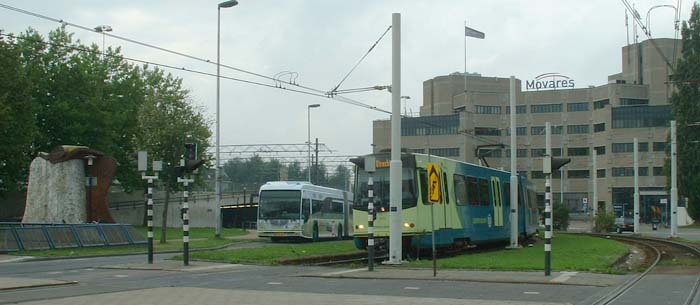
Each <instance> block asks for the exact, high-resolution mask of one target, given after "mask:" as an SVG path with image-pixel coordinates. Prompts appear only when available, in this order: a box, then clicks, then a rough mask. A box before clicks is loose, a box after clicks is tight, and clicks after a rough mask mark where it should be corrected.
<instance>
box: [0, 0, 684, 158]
mask: <svg viewBox="0 0 700 305" xmlns="http://www.w3.org/2000/svg"><path fill="white" fill-rule="evenodd" d="M218 2H219V1H209V0H206V1H205V0H198V1H184V0H182V1H181V0H169V1H156V0H152V1H130V0H124V1H98V0H92V1H81V0H75V1H60V0H56V1H23V0H22V1H15V0H12V1H8V0H0V3H1V4H5V5H10V6H13V7H17V8H20V9H23V10H27V11H31V12H33V13H38V14H42V15H46V16H49V17H53V18H56V19H62V20H64V21H67V22H70V23H74V24H78V25H82V26H86V27H89V28H92V27H95V26H97V25H109V26H110V27H112V29H113V32H112V33H113V34H115V35H119V36H122V37H126V38H129V39H133V40H137V41H142V42H146V43H149V44H152V45H157V46H160V47H163V48H167V49H172V50H175V51H178V52H181V53H186V54H190V55H194V56H197V57H201V58H206V59H209V60H211V61H215V60H216V51H217V48H216V46H217V4H218ZM629 2H630V3H633V4H634V5H635V7H636V8H637V10H638V11H639V14H640V15H641V16H642V20H643V21H644V22H645V23H646V16H647V11H648V10H649V8H651V7H652V6H655V5H675V6H677V5H678V4H679V2H680V4H681V10H680V11H681V20H687V19H688V17H689V15H690V9H691V6H692V3H691V2H690V1H679V0H674V1H672V0H665V1H662V0H656V1H651V0H644V1H643V0H629ZM392 13H400V14H401V61H402V62H401V79H402V83H401V95H404V96H410V99H408V100H405V102H406V103H405V107H406V108H407V109H410V110H412V111H414V112H417V111H418V110H419V107H420V105H421V104H422V96H423V92H422V88H423V85H422V84H423V81H426V80H428V79H431V78H433V77H436V76H440V75H447V74H450V73H453V72H463V71H464V54H465V50H464V29H463V26H464V23H465V21H466V22H467V25H468V26H469V27H471V28H474V29H477V30H479V31H481V32H484V33H485V34H486V38H485V39H483V40H477V39H471V38H470V39H469V40H468V41H467V51H466V54H467V70H468V71H469V72H477V73H480V74H481V75H483V76H492V77H509V76H511V75H513V76H515V77H517V78H519V79H521V80H530V79H534V78H535V76H537V75H540V74H542V73H547V72H558V73H561V74H564V75H567V76H569V77H571V78H572V79H574V80H575V81H576V86H577V87H587V86H589V85H603V84H605V83H606V82H607V76H608V75H611V74H615V73H618V72H621V70H622V64H621V48H622V47H623V46H624V45H625V44H626V43H627V36H628V34H627V32H628V31H627V29H626V27H625V6H624V5H623V3H622V1H615V0H587V1H580V0H527V1H526V0H520V1H516V0H491V1H481V0H455V1H451V0H435V1H414V0H395V1H394V0H383V1H370V0H355V1H345V0H284V1H283V0H255V1H253V0H239V5H238V6H235V7H233V8H227V9H222V10H221V63H222V64H226V65H229V66H234V67H237V68H240V69H245V70H248V71H252V72H255V73H258V74H262V75H266V76H270V77H272V76H274V75H275V74H277V73H279V72H282V71H293V72H296V73H297V74H298V77H297V78H296V82H297V83H298V84H300V85H304V86H308V87H312V88H315V89H319V90H322V91H324V92H325V91H328V90H330V89H332V88H333V87H335V86H336V85H337V84H338V83H339V82H340V80H341V79H342V78H343V76H345V74H346V73H347V72H348V71H350V69H351V68H352V67H353V66H354V65H355V63H356V62H357V61H358V60H359V59H360V58H361V57H362V56H363V55H364V54H365V53H366V52H367V50H368V49H369V48H370V46H371V45H372V44H373V43H374V42H375V41H377V39H378V38H379V37H380V36H381V35H382V33H384V31H385V30H386V29H387V27H388V26H390V25H391V20H392ZM674 16H675V13H674V10H673V9H670V8H659V9H655V10H653V11H652V12H651V14H650V29H651V33H652V36H653V37H655V38H662V37H667V38H672V37H673V36H674V29H673V20H674ZM629 24H630V27H629V28H630V30H629V32H630V34H629V35H630V37H631V35H632V34H631V28H632V18H631V16H630V20H629ZM58 26H59V24H58V23H56V22H51V21H47V20H44V19H40V18H37V17H33V16H29V15H26V14H21V13H17V12H14V11H10V10H7V9H3V8H0V29H2V30H4V31H6V32H12V33H18V32H21V31H24V30H26V29H27V28H28V27H32V28H34V29H37V30H38V31H39V32H40V33H42V34H44V35H46V34H48V32H49V31H50V30H52V29H55V28H57V27H58ZM68 30H69V31H71V32H75V37H76V38H78V39H80V40H81V41H82V42H83V43H86V44H91V43H95V44H97V45H100V46H101V45H102V38H103V37H102V35H100V34H98V33H94V32H89V31H85V30H82V29H79V28H72V27H69V28H68ZM639 35H640V40H644V39H645V38H644V36H643V34H642V33H641V31H640V32H639ZM391 39H392V37H391V32H389V33H388V34H387V35H386V36H385V37H384V38H383V39H382V40H381V41H380V42H379V44H378V45H377V46H376V47H375V48H374V50H372V52H370V53H369V55H368V56H367V57H366V58H365V59H364V61H363V62H362V63H361V64H360V65H359V66H358V68H357V69H356V70H355V71H354V72H353V73H352V74H351V75H350V76H349V77H348V79H347V80H346V81H345V82H344V83H343V84H342V86H341V87H340V89H353V88H364V87H371V86H378V85H391V68H392V67H391V53H392V52H391V51H392V50H391ZM630 39H631V38H630ZM105 44H106V46H108V47H117V46H118V47H121V48H122V54H124V55H125V56H127V57H132V58H137V59H142V60H148V61H152V62H158V63H163V64H169V65H174V66H178V67H185V68H188V69H193V70H200V71H205V72H208V73H216V66H215V65H211V64H206V63H202V62H198V61H195V60H192V59H188V58H184V57H181V56H176V55H173V54H168V53H164V52H162V51H158V50H154V49H149V48H145V47H142V46H138V45H135V44H132V43H129V42H125V41H121V40H118V39H115V38H110V37H106V39H105ZM171 72H172V73H173V74H174V75H176V76H178V77H180V78H182V79H183V81H184V85H185V87H186V88H187V89H189V90H190V93H191V98H192V102H193V103H195V104H197V105H199V106H201V107H202V109H203V110H204V111H205V112H206V115H207V117H208V118H210V120H211V121H212V130H214V129H215V127H214V125H213V124H214V123H213V122H214V121H215V115H216V78H215V77H212V76H202V75H196V74H192V73H187V72H182V71H177V70H173V71H171ZM221 75H222V76H226V77H235V78H241V79H246V80H250V81H256V82H262V83H264V84H269V85H274V82H273V81H270V80H267V79H263V78H259V77H256V76H251V75H248V74H244V73H241V72H237V71H233V70H230V69H225V68H222V71H221ZM286 80H289V78H286ZM522 84H523V86H524V85H525V82H524V81H523V82H522ZM287 87H290V88H291V86H287ZM523 89H524V88H523ZM346 96H347V97H349V98H352V99H354V100H357V101H360V102H362V103H365V104H368V105H372V106H375V107H378V108H381V109H385V110H391V94H390V93H388V92H387V91H371V92H363V93H353V94H348V95H346ZM317 103H318V104H321V106H320V107H319V108H314V109H311V138H312V141H313V138H319V142H320V143H325V144H326V145H327V146H328V147H329V148H330V149H332V150H334V154H337V155H361V154H366V153H369V152H371V146H370V144H371V143H372V121H374V120H378V119H388V118H389V115H388V114H386V113H383V112H378V111H376V110H370V109H366V108H363V107H358V106H355V105H350V104H347V103H343V102H340V101H336V100H331V99H327V98H323V97H316V96H311V95H305V94H299V93H294V92H290V91H284V90H280V89H275V88H269V87H263V86H257V85H251V84H247V83H242V82H234V81H230V80H226V79H222V80H221V144H222V145H227V144H274V143H284V144H292V143H304V142H305V141H306V138H307V105H309V104H317ZM211 142H212V144H214V138H212V141H211ZM222 158H223V157H222Z"/></svg>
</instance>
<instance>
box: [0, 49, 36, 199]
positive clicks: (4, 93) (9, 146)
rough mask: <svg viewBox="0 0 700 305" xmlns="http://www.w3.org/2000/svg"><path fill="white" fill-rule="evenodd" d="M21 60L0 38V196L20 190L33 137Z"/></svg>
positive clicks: (32, 121)
mask: <svg viewBox="0 0 700 305" xmlns="http://www.w3.org/2000/svg"><path fill="white" fill-rule="evenodd" d="M21 56H22V53H21V50H20V48H19V47H18V46H17V44H15V43H14V41H9V40H8V41H6V40H4V39H3V38H2V37H0V67H2V68H1V69H0V195H2V194H3V193H5V192H8V191H9V192H14V191H18V190H21V189H22V188H23V187H24V182H25V181H27V172H28V168H27V165H28V164H29V162H30V161H31V157H30V156H31V152H32V140H33V139H34V137H35V136H36V126H35V125H34V117H33V116H32V113H33V112H34V110H33V105H32V102H31V83H30V81H29V79H28V78H27V76H26V74H25V71H24V68H23V67H22V64H21ZM18 131H21V132H18Z"/></svg>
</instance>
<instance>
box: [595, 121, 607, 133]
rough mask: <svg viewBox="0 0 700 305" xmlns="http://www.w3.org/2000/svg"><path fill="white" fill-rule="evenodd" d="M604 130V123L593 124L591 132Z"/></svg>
mask: <svg viewBox="0 0 700 305" xmlns="http://www.w3.org/2000/svg"><path fill="white" fill-rule="evenodd" d="M603 131H605V123H598V124H593V132H603Z"/></svg>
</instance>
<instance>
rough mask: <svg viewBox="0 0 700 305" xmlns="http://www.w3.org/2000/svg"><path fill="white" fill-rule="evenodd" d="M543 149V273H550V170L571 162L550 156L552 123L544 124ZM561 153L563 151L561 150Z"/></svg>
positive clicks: (552, 170) (546, 274) (567, 159)
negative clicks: (544, 153) (544, 152)
mask: <svg viewBox="0 0 700 305" xmlns="http://www.w3.org/2000/svg"><path fill="white" fill-rule="evenodd" d="M545 151H546V155H545V156H544V158H543V159H542V160H543V161H542V173H543V174H545V177H546V178H545V182H544V183H545V184H544V192H545V193H544V275H545V276H549V275H551V274H552V172H554V171H556V170H559V169H560V168H561V167H562V166H564V165H566V164H568V163H569V162H571V159H569V158H552V124H551V123H549V122H547V124H546V125H545ZM562 154H563V151H562Z"/></svg>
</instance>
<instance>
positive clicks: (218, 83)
mask: <svg viewBox="0 0 700 305" xmlns="http://www.w3.org/2000/svg"><path fill="white" fill-rule="evenodd" d="M236 5H238V1H236V0H229V1H224V2H221V3H219V5H218V6H217V7H216V169H215V174H214V180H216V184H215V187H216V191H215V193H216V208H215V209H214V218H216V219H215V221H216V232H215V235H216V237H219V236H221V173H220V169H219V167H220V166H221V165H220V160H221V158H219V150H220V148H221V147H220V144H221V143H220V140H221V132H220V125H221V122H220V120H219V115H220V113H219V112H220V111H219V110H220V104H221V9H222V8H229V7H234V6H236Z"/></svg>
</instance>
